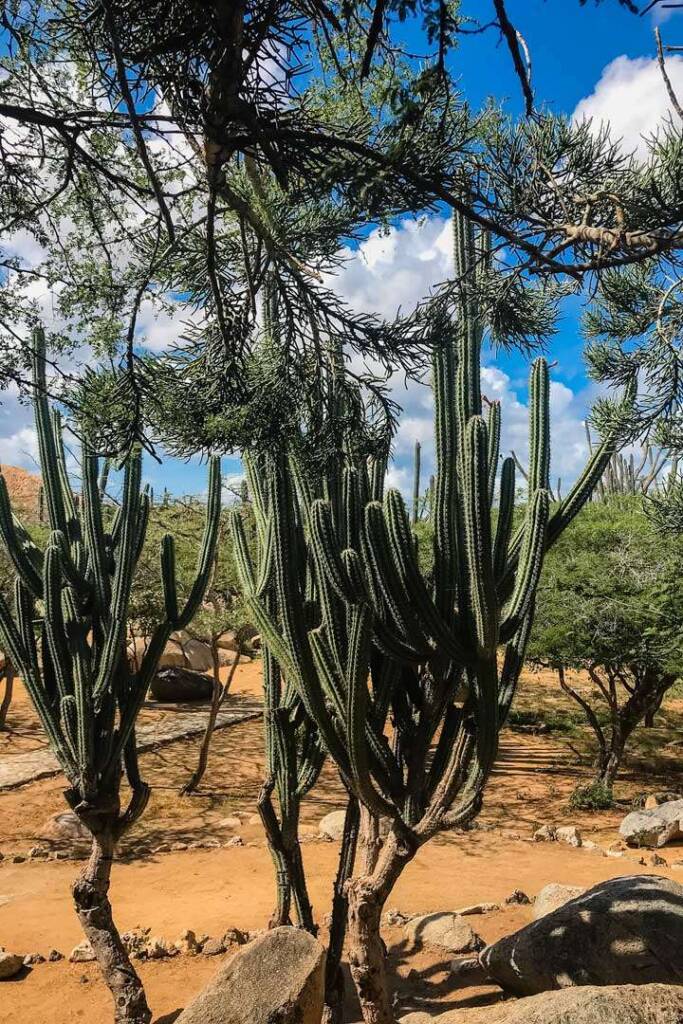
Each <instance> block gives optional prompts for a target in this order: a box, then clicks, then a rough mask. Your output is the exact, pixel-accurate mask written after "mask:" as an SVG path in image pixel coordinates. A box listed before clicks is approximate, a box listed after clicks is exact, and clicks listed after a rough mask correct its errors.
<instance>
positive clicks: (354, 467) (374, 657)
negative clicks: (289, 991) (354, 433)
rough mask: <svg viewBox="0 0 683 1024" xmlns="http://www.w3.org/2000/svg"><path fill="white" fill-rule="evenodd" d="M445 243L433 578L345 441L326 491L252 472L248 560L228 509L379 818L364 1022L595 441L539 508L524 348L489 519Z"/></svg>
mask: <svg viewBox="0 0 683 1024" xmlns="http://www.w3.org/2000/svg"><path fill="white" fill-rule="evenodd" d="M455 252H456V271H457V275H458V279H459V282H460V305H459V316H458V321H457V323H456V324H455V326H454V327H453V328H451V329H450V330H449V331H448V333H447V335H446V337H445V338H444V339H443V341H442V343H440V344H439V345H437V346H436V347H435V352H434V373H433V386H434V394H435V433H436V464H437V473H436V479H435V482H434V488H433V500H432V504H433V508H432V518H433V527H434V572H433V579H428V578H425V577H424V576H423V574H422V573H421V571H420V568H419V562H418V557H417V540H416V538H415V536H414V535H413V533H412V530H411V522H410V517H409V514H408V511H407V509H406V506H405V504H404V501H403V498H402V497H401V495H400V494H399V493H398V492H397V491H389V492H388V493H387V494H386V496H385V497H384V498H382V482H381V476H382V471H381V470H377V465H375V466H372V467H369V466H368V465H367V464H366V463H365V462H364V460H362V459H354V458H353V457H352V455H351V454H350V453H349V452H348V451H346V452H344V453H343V458H344V471H343V488H342V498H341V500H340V498H339V495H338V493H336V492H331V491H330V489H329V488H327V489H326V488H325V487H321V486H320V481H318V480H315V479H311V478H310V476H309V475H307V473H306V471H305V467H303V466H302V465H301V463H300V461H299V459H298V458H297V456H296V454H295V453H291V452H290V453H285V452H275V453H273V454H272V457H271V459H270V465H269V466H268V468H267V471H266V469H265V467H264V470H263V472H262V474H261V479H262V480H267V481H268V488H269V501H268V508H267V515H266V518H265V520H264V522H263V523H262V524H261V534H262V535H267V536H268V538H269V540H268V545H267V551H266V550H265V548H266V546H265V545H262V552H261V556H260V557H259V558H257V561H256V563H255V562H254V561H253V560H252V554H251V552H250V550H249V545H248V544H247V540H246V536H245V533H244V530H243V526H242V523H241V521H240V519H239V517H238V516H235V517H234V518H233V529H234V536H235V541H236V551H237V559H238V569H239V571H240V574H241V577H242V581H243V585H244V588H245V593H246V595H247V598H248V600H249V602H250V606H251V609H252V613H253V615H254V617H255V620H256V622H257V623H258V626H259V629H260V631H261V634H262V636H263V639H264V642H265V643H266V644H267V645H268V647H269V649H270V650H271V652H272V653H273V655H274V656H275V657H276V658H277V661H278V663H279V665H280V666H281V668H282V672H283V674H284V677H285V679H286V681H287V684H288V685H289V686H290V687H291V688H292V689H293V690H295V691H296V694H297V695H298V697H299V698H300V700H301V703H302V705H303V707H304V709H305V711H306V713H307V714H308V716H309V717H310V718H311V719H312V720H313V721H314V722H315V723H316V725H317V727H318V729H319V732H320V736H321V739H322V742H323V745H324V747H325V749H326V751H327V753H328V755H329V756H330V757H331V758H332V759H333V760H334V762H335V763H336V765H337V768H338V769H339V771H340V773H341V776H342V778H343V780H344V782H345V783H346V785H347V786H348V789H349V791H350V792H351V793H352V794H353V795H354V796H355V797H356V798H357V799H358V800H359V801H360V803H361V804H362V805H363V806H364V808H365V809H366V810H367V811H369V812H370V813H371V814H373V815H375V816H383V817H385V818H388V819H389V821H390V823H391V830H390V832H389V835H388V837H387V839H386V841H385V843H384V846H383V849H382V850H381V853H380V855H379V859H378V860H377V864H376V866H375V868H374V870H373V871H372V872H371V873H370V874H368V875H366V876H365V877H356V878H354V879H353V880H352V881H351V883H350V884H349V885H348V886H347V892H348V898H349V929H350V942H351V956H350V961H351V971H352V975H353V977H354V981H355V983H356V987H357V989H358V994H359V999H360V1002H361V1006H362V1010H363V1015H364V1019H365V1020H366V1021H367V1022H368V1024H389V1022H391V1021H393V1014H392V1010H391V1005H390V1002H389V998H388V994H387V989H386V984H385V979H384V963H383V961H384V954H383V949H382V945H381V941H380V938H379V924H380V916H381V911H382V907H383V905H384V902H385V900H386V898H387V896H388V895H389V893H390V891H391V888H392V886H393V885H394V883H395V882H396V880H397V878H398V877H399V875H400V874H401V872H402V870H403V868H404V867H405V865H406V864H407V863H408V862H409V861H410V860H411V859H412V857H413V856H414V854H415V852H416V851H417V849H418V848H419V847H420V846H421V845H422V844H423V843H425V842H426V841H427V840H428V839H429V838H430V837H431V836H433V835H434V834H435V833H437V832H439V831H440V830H442V829H447V828H453V827H455V826H463V825H466V824H467V823H468V822H469V821H471V820H472V819H473V818H474V817H475V816H476V814H477V813H478V811H479V808H480V806H481V801H482V795H483V791H484V787H485V785H486V782H487V779H488V776H489V773H490V771H491V768H492V766H493V763H494V760H495V757H496V753H497V749H498V734H499V731H500V728H501V726H502V724H503V722H504V721H505V718H506V715H507V713H508V710H509V708H510V704H511V701H512V698H513V695H514V691H515V686H516V683H517V679H518V676H519V672H520V670H521V666H522V662H523V658H524V650H525V646H526V642H527V638H528V635H529V631H530V628H531V622H532V618H533V612H534V601H535V594H536V588H537V585H538V580H539V575H540V572H541V568H542V564H543V557H544V554H545V551H546V550H547V548H548V547H549V546H550V545H551V544H552V543H553V542H554V541H555V540H556V539H557V537H558V536H559V535H560V533H561V532H562V530H563V529H564V528H565V527H566V526H567V525H568V523H569V522H570V521H571V520H572V519H573V517H574V516H575V515H576V514H577V513H578V511H579V510H580V508H581V507H582V505H583V504H584V502H585V501H586V500H588V498H589V497H590V494H591V492H592V490H593V488H594V486H595V484H596V482H597V481H598V480H599V479H600V477H601V475H602V473H603V471H604V469H605V467H606V465H607V463H608V461H609V459H610V456H611V454H612V449H613V445H612V441H611V439H608V440H606V441H605V442H604V443H603V444H602V445H601V446H600V447H599V448H597V449H596V451H595V452H594V453H593V455H592V457H591V459H590V461H589V462H588V464H587V466H586V468H585V470H584V472H583V474H582V475H581V477H580V479H579V480H578V481H577V483H576V484H575V486H574V487H573V488H572V489H571V490H570V491H569V493H568V494H567V496H566V497H565V499H564V500H563V501H562V502H560V503H559V504H558V505H557V506H556V507H554V508H553V509H552V511H551V504H550V495H549V480H548V474H549V463H550V433H549V431H550V428H549V376H548V367H547V363H546V361H545V360H544V359H537V360H536V361H535V362H534V364H533V366H532V370H531V380H530V397H529V405H530V420H531V422H530V442H529V473H528V476H529V481H528V502H527V509H526V515H525V518H524V521H523V523H522V524H521V525H520V526H519V528H518V529H517V530H516V531H514V532H513V530H512V526H513V503H514V497H515V465H514V460H513V459H512V458H506V459H504V460H503V462H502V466H501V473H500V477H501V483H500V490H499V492H498V493H499V496H498V509H497V516H496V517H495V518H496V523H495V529H494V528H493V518H494V517H493V515H492V512H493V510H494V501H495V494H496V491H495V482H496V479H497V476H498V468H499V467H498V462H499V454H498V447H499V438H500V408H499V406H498V405H497V404H496V403H493V404H492V405H491V407H490V409H489V414H488V417H487V418H485V417H484V416H483V415H482V395H481V388H480V352H481V342H482V333H483V323H482V320H481V318H480V316H479V311H478V308H477V303H476V288H475V284H476V281H475V279H474V277H473V275H474V274H475V273H476V270H475V267H476V264H477V257H476V253H475V242H474V238H473V234H472V230H471V228H470V226H469V225H468V224H467V223H466V222H465V221H464V220H463V219H461V218H458V217H456V219H455ZM379 462H381V460H379ZM302 535H303V537H302ZM268 587H269V588H271V590H272V592H273V593H274V595H275V605H273V604H270V603H269V601H268V600H267V599H266V598H265V596H264V594H265V589H266V588H268ZM390 726H391V728H390Z"/></svg>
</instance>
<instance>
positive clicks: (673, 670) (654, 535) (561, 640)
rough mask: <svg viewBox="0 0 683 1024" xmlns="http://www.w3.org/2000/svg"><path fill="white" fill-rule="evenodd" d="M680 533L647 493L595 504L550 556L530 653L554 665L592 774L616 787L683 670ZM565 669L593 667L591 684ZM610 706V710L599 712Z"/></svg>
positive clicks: (607, 787)
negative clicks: (674, 533)
mask: <svg viewBox="0 0 683 1024" xmlns="http://www.w3.org/2000/svg"><path fill="white" fill-rule="evenodd" d="M682 556H683V548H682V547H681V543H680V541H675V542H672V541H671V539H665V538H664V537H662V535H661V534H660V533H659V532H658V531H657V530H656V529H655V527H654V526H653V524H652V523H651V521H650V520H649V519H648V517H646V516H645V515H644V513H643V504H642V499H638V498H611V499H610V500H608V501H606V502H605V503H604V504H602V503H599V504H591V505H589V506H588V507H587V508H586V509H585V510H584V512H583V513H582V514H581V516H580V517H579V518H578V519H577V520H576V521H575V522H574V523H573V524H572V526H571V528H570V529H569V530H567V532H566V534H565V535H564V537H563V538H562V539H561V540H560V542H559V543H558V544H557V545H556V546H555V548H554V549H553V551H552V552H551V553H550V555H549V556H548V558H547V559H546V563H545V567H544V570H543V575H542V577H541V583H540V586H539V590H538V608H537V612H536V619H535V623H534V628H533V631H532V634H531V640H530V644H529V657H530V658H531V659H532V660H534V661H536V662H538V663H540V664H544V665H547V666H549V667H551V668H553V669H556V670H557V672H558V675H559V679H560V685H561V687H562V689H563V691H564V692H565V693H566V694H567V695H568V696H570V697H571V698H572V699H573V700H575V701H576V702H577V703H578V704H579V706H580V707H581V709H582V711H583V713H584V714H585V716H586V720H587V722H588V724H589V726H590V728H591V729H592V731H593V733H594V736H595V739H596V743H597V752H596V758H595V781H596V782H597V783H598V784H599V785H600V786H601V787H602V788H603V789H604V790H605V791H608V792H611V790H612V787H613V785H614V781H615V779H616V777H617V773H618V770H619V766H620V764H621V762H622V759H623V756H624V751H625V748H626V746H627V744H628V741H629V739H630V738H631V736H632V734H633V732H634V730H635V729H636V728H637V727H638V726H639V725H640V723H641V722H643V721H644V720H651V719H652V717H653V716H654V714H655V712H656V711H657V710H658V709H659V706H660V704H661V702H662V699H663V697H664V695H665V694H666V692H667V690H668V689H670V687H671V686H672V685H673V684H674V683H675V682H676V680H677V679H678V678H679V677H680V675H681V673H682V672H683V644H682V641H681V607H682V604H681V600H682V599H683V591H682V589H681V567H682V565H683V563H682V561H681V559H682ZM567 669H573V670H580V671H584V672H586V673H588V676H589V677H590V680H591V682H592V684H593V687H592V689H591V690H590V692H586V691H585V690H584V689H583V688H581V689H579V688H578V687H575V686H571V685H570V684H569V683H568V681H567V679H566V676H565V671H566V670H567ZM603 711H604V713H603Z"/></svg>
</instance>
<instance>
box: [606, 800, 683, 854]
mask: <svg viewBox="0 0 683 1024" xmlns="http://www.w3.org/2000/svg"><path fill="white" fill-rule="evenodd" d="M682 822H683V800H670V801H668V802H667V803H663V804H661V805H660V806H658V807H654V808H652V809H651V810H649V811H631V813H630V814H627V815H626V817H625V818H624V820H623V821H622V823H621V825H620V826H619V834H620V835H621V836H622V838H623V839H624V840H625V841H626V843H627V844H628V845H629V846H649V847H660V846H665V845H666V844H667V843H669V842H671V840H672V839H677V838H678V837H679V836H680V835H681V834H683V827H682V824H681V823H682Z"/></svg>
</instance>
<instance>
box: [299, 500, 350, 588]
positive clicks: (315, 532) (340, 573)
mask: <svg viewBox="0 0 683 1024" xmlns="http://www.w3.org/2000/svg"><path fill="white" fill-rule="evenodd" d="M309 526H310V532H311V540H312V544H313V552H314V555H315V559H316V562H317V564H318V566H319V568H320V570H321V573H322V574H323V575H324V577H325V578H326V580H327V582H328V583H329V585H330V586H331V587H332V590H333V591H334V593H335V594H336V595H337V597H338V598H340V600H342V601H345V602H347V603H348V604H353V602H354V601H355V600H356V594H355V591H354V588H353V586H352V584H351V581H350V579H349V576H348V573H347V571H346V567H345V565H344V562H343V561H342V558H341V555H340V554H339V549H338V544H337V538H336V536H335V532H334V524H333V522H332V509H331V507H330V504H329V502H326V501H320V500H318V501H314V502H313V504H312V505H311V512H310V517H309Z"/></svg>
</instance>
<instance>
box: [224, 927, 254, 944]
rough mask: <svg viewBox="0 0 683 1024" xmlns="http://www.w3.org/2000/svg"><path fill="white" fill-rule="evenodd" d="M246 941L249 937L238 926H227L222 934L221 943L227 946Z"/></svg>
mask: <svg viewBox="0 0 683 1024" xmlns="http://www.w3.org/2000/svg"><path fill="white" fill-rule="evenodd" d="M248 941H249V937H248V935H247V934H246V932H242V931H240V929H239V928H228V930H227V932H226V933H225V935H224V936H223V945H224V946H225V947H226V948H227V947H228V946H244V945H246V943H247V942H248Z"/></svg>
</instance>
